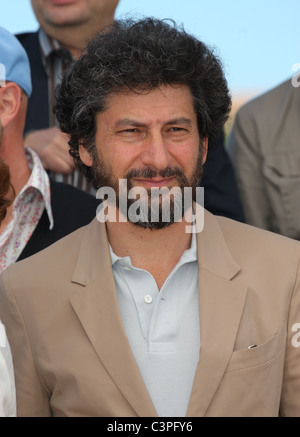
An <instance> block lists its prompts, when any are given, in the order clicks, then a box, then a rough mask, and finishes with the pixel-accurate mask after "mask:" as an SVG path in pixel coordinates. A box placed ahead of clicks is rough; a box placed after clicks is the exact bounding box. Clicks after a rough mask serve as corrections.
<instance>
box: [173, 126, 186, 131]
mask: <svg viewBox="0 0 300 437" xmlns="http://www.w3.org/2000/svg"><path fill="white" fill-rule="evenodd" d="M185 130H186V129H184V128H183V127H178V126H174V127H171V129H170V131H171V132H185Z"/></svg>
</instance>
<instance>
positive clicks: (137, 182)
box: [132, 176, 176, 188]
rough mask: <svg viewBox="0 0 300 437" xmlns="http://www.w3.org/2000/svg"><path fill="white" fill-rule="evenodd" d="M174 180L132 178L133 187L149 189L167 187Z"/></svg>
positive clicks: (170, 178)
mask: <svg viewBox="0 0 300 437" xmlns="http://www.w3.org/2000/svg"><path fill="white" fill-rule="evenodd" d="M174 179H176V178H175V177H174V176H172V177H169V178H146V179H144V178H133V179H132V181H133V182H134V186H144V187H147V188H151V187H159V188H160V187H167V186H169V185H170V184H172V182H174Z"/></svg>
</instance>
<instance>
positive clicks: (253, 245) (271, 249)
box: [216, 217, 300, 262]
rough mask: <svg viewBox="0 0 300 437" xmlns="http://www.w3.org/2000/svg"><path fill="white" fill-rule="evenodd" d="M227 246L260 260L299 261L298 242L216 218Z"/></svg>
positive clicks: (273, 233)
mask: <svg viewBox="0 0 300 437" xmlns="http://www.w3.org/2000/svg"><path fill="white" fill-rule="evenodd" d="M216 220H217V222H218V224H219V226H220V228H221V231H222V233H223V236H224V238H225V240H226V241H227V244H228V245H229V246H230V247H231V248H234V250H238V251H239V252H244V253H246V254H247V253H248V254H249V256H251V257H253V258H254V257H255V256H256V257H257V258H258V259H262V258H263V257H266V256H267V257H268V259H269V260H270V259H273V258H277V259H280V260H284V262H288V261H287V259H291V258H294V259H296V260H300V242H299V241H297V240H294V239H292V238H288V237H285V236H283V235H280V234H277V233H275V232H271V231H267V230H265V229H261V228H258V227H256V226H252V225H248V224H246V223H241V222H237V221H235V220H231V219H228V218H226V217H216Z"/></svg>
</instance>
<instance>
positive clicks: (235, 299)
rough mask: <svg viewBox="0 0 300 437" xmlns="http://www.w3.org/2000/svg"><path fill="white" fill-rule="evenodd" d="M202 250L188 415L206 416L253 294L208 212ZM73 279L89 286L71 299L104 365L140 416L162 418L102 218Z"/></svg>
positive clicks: (88, 233) (88, 231)
mask: <svg viewBox="0 0 300 437" xmlns="http://www.w3.org/2000/svg"><path fill="white" fill-rule="evenodd" d="M197 251H198V266H199V307H200V338H201V348H200V357H199V363H198V367H197V370H196V374H195V378H194V384H193V389H192V393H191V397H190V402H189V407H188V411H187V416H204V415H205V413H206V411H207V409H208V407H209V405H210V403H211V402H212V400H213V396H214V394H215V392H216V391H217V389H218V386H219V384H220V382H221V379H222V376H223V374H224V372H225V370H226V366H227V364H228V361H229V359H230V356H231V354H232V351H233V349H234V343H235V338H236V334H237V330H238V326H239V322H240V318H241V314H242V311H243V307H244V302H245V298H246V292H247V288H246V287H245V286H244V285H243V284H241V283H239V281H238V280H236V276H237V275H238V272H239V271H240V267H239V265H238V264H237V262H236V261H235V260H234V258H233V257H232V255H231V253H230V250H229V248H228V245H227V243H226V240H225V238H224V235H223V232H222V230H221V228H220V225H219V223H218V220H217V219H216V218H215V217H214V216H212V215H211V214H210V213H208V212H206V211H205V212H204V229H203V230H202V232H199V233H198V234H197ZM72 281H73V282H76V283H78V284H81V285H83V286H84V287H82V288H80V289H79V291H77V292H76V293H75V294H74V295H72V297H71V303H72V305H73V307H74V310H75V312H76V314H77V316H78V318H79V319H80V322H81V324H82V326H83V328H84V329H85V331H86V334H87V335H88V337H89V339H90V341H91V343H92V344H93V346H94V348H95V350H96V352H97V354H98V356H99V358H100V359H101V361H102V363H103V364H104V366H105V367H106V369H107V371H108V372H109V374H110V375H111V377H112V378H113V380H114V381H115V383H116V384H117V385H118V387H119V389H120V390H121V392H122V393H123V395H124V397H125V398H126V399H127V400H128V402H129V403H130V405H131V406H132V408H133V409H134V411H135V412H136V414H137V415H138V416H141V417H149V416H152V417H153V416H156V411H155V408H154V406H153V404H152V401H151V399H150V396H149V394H148V392H147V389H146V387H145V384H144V382H143V379H142V377H141V374H140V372H139V369H138V366H137V364H136V361H135V359H134V356H133V354H132V351H131V348H130V345H129V342H128V339H127V336H126V334H125V331H124V328H123V323H122V318H121V314H120V311H119V306H118V301H117V296H116V292H115V286H114V279H113V273H112V268H111V259H110V254H109V245H108V240H107V235H106V227H105V225H104V224H102V223H99V222H98V221H97V219H94V220H93V222H92V223H91V224H90V225H88V226H87V227H86V228H85V230H84V233H83V234H82V240H81V244H80V250H79V255H78V258H77V263H76V265H75V268H74V272H73V276H72ZM95 321H96V322H95ZM99 333H100V335H99ZM107 333H109V335H107ZM120 357H121V361H122V364H120Z"/></svg>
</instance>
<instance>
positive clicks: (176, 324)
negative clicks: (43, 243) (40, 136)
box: [0, 18, 300, 417]
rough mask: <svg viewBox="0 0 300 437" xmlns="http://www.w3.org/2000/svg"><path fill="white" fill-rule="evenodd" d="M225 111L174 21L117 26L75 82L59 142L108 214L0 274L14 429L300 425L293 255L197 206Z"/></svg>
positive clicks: (205, 57)
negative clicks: (128, 422)
mask: <svg viewBox="0 0 300 437" xmlns="http://www.w3.org/2000/svg"><path fill="white" fill-rule="evenodd" d="M230 106H231V99H230V95H229V90H228V85H227V81H226V79H225V77H224V73H223V70H222V67H221V65H220V63H219V61H218V59H217V58H216V57H215V56H214V54H213V53H212V52H211V51H210V50H209V48H208V47H206V45H205V44H203V43H202V42H201V41H199V40H198V39H196V38H194V37H193V36H191V35H189V34H187V33H186V32H185V31H184V30H183V29H182V28H178V27H177V26H176V25H175V23H173V22H169V21H166V20H156V19H152V18H146V19H143V20H138V21H136V20H130V19H128V20H121V21H115V22H114V24H113V25H112V26H111V27H110V29H109V30H106V31H105V32H102V33H99V34H98V36H97V37H96V38H95V39H94V40H92V41H91V43H90V44H89V46H88V48H87V50H86V52H85V54H84V55H83V56H82V57H80V58H79V59H78V60H77V61H76V62H75V63H74V65H73V67H72V68H71V69H70V70H68V71H67V72H66V74H65V76H64V78H63V80H62V83H61V86H60V87H59V88H58V91H57V103H56V108H55V111H56V115H57V119H58V121H59V126H60V128H61V130H62V131H63V132H65V133H66V134H67V135H70V141H69V144H70V147H71V149H72V151H73V155H74V156H75V158H76V163H77V165H78V166H80V167H81V168H82V169H83V171H84V172H85V174H86V176H87V177H88V178H89V180H91V181H92V182H93V184H94V186H95V188H97V189H98V188H99V190H100V191H99V192H98V194H99V195H100V194H101V198H102V199H103V200H104V199H105V197H106V196H108V199H105V200H104V202H102V203H101V207H100V208H99V211H98V214H97V218H96V219H94V220H93V221H92V222H91V223H90V224H89V225H87V226H85V227H84V228H81V229H79V230H77V231H75V232H73V233H72V234H71V235H68V236H66V237H65V238H63V239H61V240H60V241H59V242H57V243H55V244H54V245H52V246H51V247H49V248H47V249H46V250H44V251H42V252H41V253H39V254H37V255H34V256H32V257H31V258H29V259H27V260H24V261H22V262H20V263H16V264H15V265H13V266H11V267H9V268H8V269H6V270H5V271H4V272H3V273H2V275H1V276H0V316H1V318H2V320H3V322H4V323H5V326H6V328H7V335H8V339H9V341H10V344H11V347H12V354H13V359H14V365H15V369H16V371H15V375H16V392H17V408H18V415H19V416H56V417H57V416H90V417H95V416H102V417H157V416H159V417H183V416H188V417H196V416H198V417H199V416H229V417H232V416H252V417H254V416H278V415H281V416H300V396H299V393H300V366H299V359H300V348H299V347H298V346H299V334H300V332H297V331H299V314H300V275H299V273H300V271H299V261H300V243H299V242H297V241H294V240H292V239H289V238H285V237H282V236H280V235H277V234H274V233H271V232H266V231H263V230H261V229H257V228H255V227H253V226H248V225H245V224H243V223H240V222H237V221H234V220H230V219H228V218H225V217H218V216H214V215H212V214H211V213H209V212H208V211H206V210H205V209H203V207H202V206H201V205H200V202H199V203H198V202H193V200H194V201H195V200H196V201H197V194H198V192H199V190H200V191H201V189H199V183H200V180H201V176H202V171H203V168H202V167H203V163H204V162H205V159H206V156H207V148H208V144H209V140H212V139H213V138H216V137H218V135H219V133H220V131H222V129H223V126H224V123H225V122H226V120H227V119H228V115H229V111H230ZM192 193H194V196H193V198H192V195H191V194H192ZM186 196H187V197H186ZM192 213H194V219H195V220H194V221H193V217H191V214H192Z"/></svg>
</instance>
